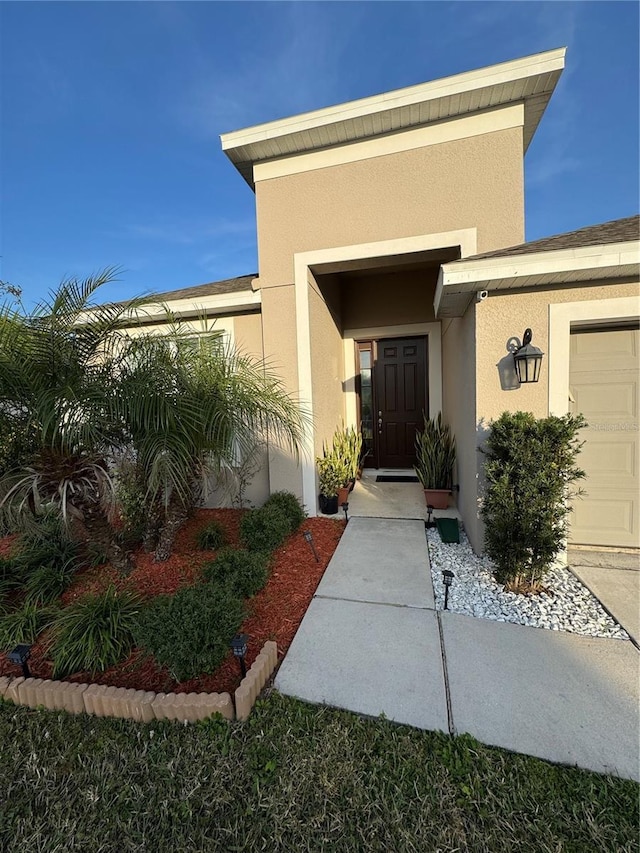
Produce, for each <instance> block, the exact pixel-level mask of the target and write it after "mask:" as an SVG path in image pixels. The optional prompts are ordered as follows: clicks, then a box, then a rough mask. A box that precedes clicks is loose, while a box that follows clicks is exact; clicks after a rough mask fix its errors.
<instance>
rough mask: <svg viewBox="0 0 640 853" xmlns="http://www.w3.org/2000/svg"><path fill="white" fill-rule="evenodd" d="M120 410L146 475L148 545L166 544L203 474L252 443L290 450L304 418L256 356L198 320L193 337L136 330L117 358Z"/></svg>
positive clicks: (175, 329) (202, 487)
mask: <svg viewBox="0 0 640 853" xmlns="http://www.w3.org/2000/svg"><path fill="white" fill-rule="evenodd" d="M122 393H123V399H124V401H125V407H126V413H125V420H126V423H127V428H128V429H129V431H130V435H131V440H132V443H133V446H134V450H135V455H136V460H137V465H138V471H139V474H140V477H141V480H142V482H143V483H144V484H145V485H146V504H147V519H148V529H147V533H146V536H145V542H146V547H147V548H148V549H149V550H150V549H152V548H155V559H156V560H157V561H164V560H166V559H167V558H168V556H169V554H170V553H171V548H172V545H173V541H174V539H175V535H176V532H177V530H178V529H179V527H180V525H181V524H182V523H183V522H184V520H185V518H186V517H187V515H188V514H189V512H190V511H191V510H192V508H193V507H194V506H195V505H196V504H197V503H198V501H199V500H200V499H201V498H202V496H203V494H204V492H205V491H206V488H207V484H208V482H209V480H210V479H211V478H212V477H213V478H215V477H216V475H218V474H220V472H221V471H222V469H223V468H225V467H235V466H237V465H238V464H239V460H240V459H241V458H242V456H243V455H244V454H245V453H249V452H254V449H255V446H256V443H258V444H266V442H267V440H269V442H275V443H277V444H279V445H282V446H284V447H286V448H287V449H288V450H289V451H291V452H293V453H294V454H296V453H297V448H298V445H299V442H300V439H301V437H302V430H303V428H304V418H303V416H302V415H301V412H300V409H299V407H298V405H297V404H296V402H295V401H294V400H293V399H292V398H291V397H290V396H289V395H288V394H287V393H286V392H285V390H284V388H283V386H282V384H281V382H280V381H279V379H278V378H277V377H276V376H275V374H274V373H272V371H271V370H270V369H269V368H268V367H267V366H266V365H265V364H264V363H262V362H258V361H255V360H253V359H251V358H249V357H247V356H245V355H243V354H242V353H240V352H238V351H237V350H235V349H234V348H233V347H232V346H231V345H229V344H228V343H227V342H225V340H224V338H223V337H222V335H221V334H220V333H219V332H217V331H215V330H211V329H208V328H207V327H206V325H204V326H203V331H202V333H201V334H200V335H199V336H198V337H196V338H194V336H193V332H185V331H183V330H182V329H181V328H180V327H179V326H177V325H175V324H174V325H173V326H172V327H171V328H170V329H169V330H168V332H167V333H166V334H163V335H162V336H159V335H153V334H148V335H143V336H137V337H136V339H135V342H134V343H133V345H132V346H131V348H130V350H129V352H128V357H127V361H126V364H125V365H124V368H123V377H122Z"/></svg>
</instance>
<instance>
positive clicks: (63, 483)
mask: <svg viewBox="0 0 640 853" xmlns="http://www.w3.org/2000/svg"><path fill="white" fill-rule="evenodd" d="M115 273H116V270H115V269H113V268H110V269H106V270H104V271H103V272H102V273H100V274H98V275H96V276H92V277H90V278H88V279H86V280H84V281H78V280H76V279H69V280H66V281H64V282H63V283H62V284H61V285H60V287H59V288H58V290H57V291H56V292H54V293H52V294H51V296H50V298H49V299H48V300H45V301H43V302H41V303H40V304H39V305H37V306H36V308H35V310H34V311H33V313H32V314H31V315H29V316H25V315H24V314H22V313H19V312H18V311H16V310H14V309H11V308H9V307H6V306H5V307H4V308H2V309H1V310H0V421H2V422H3V423H4V424H5V425H7V424H8V425H11V424H16V425H19V426H20V432H21V434H24V433H25V432H26V434H28V435H29V437H30V443H29V448H28V452H23V454H22V456H21V457H17V458H16V461H15V464H14V467H13V468H12V469H10V470H6V471H4V472H2V474H1V475H0V493H1V495H2V504H3V507H4V508H5V509H10V510H13V511H15V512H17V513H18V514H25V513H33V514H36V515H37V514H41V513H42V512H43V511H45V510H46V509H47V508H54V509H55V510H57V511H59V513H60V514H61V516H62V518H63V519H64V520H65V522H66V523H67V524H68V525H69V526H72V525H73V524H75V525H76V526H78V525H79V526H80V527H81V528H82V529H83V530H84V531H85V532H86V534H87V535H88V537H89V538H90V539H92V540H93V541H95V542H97V543H99V544H100V546H101V547H102V549H103V550H104V551H105V553H106V554H107V555H108V558H109V560H110V561H111V562H112V564H113V565H114V566H116V567H117V568H119V569H121V570H126V569H127V568H128V566H129V564H128V560H127V557H126V555H125V554H124V553H123V552H122V550H121V549H120V547H119V545H118V543H117V541H116V538H115V536H114V534H113V529H112V527H111V525H110V523H109V513H110V509H111V504H112V497H113V483H112V479H111V473H110V462H111V458H112V456H113V453H114V452H115V451H116V450H117V449H118V448H120V447H121V446H122V444H123V442H124V440H125V436H126V433H125V429H124V421H123V419H122V413H121V411H119V406H118V401H119V394H118V383H119V372H120V364H121V361H122V357H123V353H124V351H125V350H126V346H124V342H125V341H126V337H125V336H124V334H123V332H122V326H123V323H124V321H125V318H126V316H127V315H128V312H129V311H130V309H131V307H132V306H131V304H129V305H128V306H123V305H103V306H98V307H95V306H94V305H93V303H92V297H93V296H94V294H95V292H96V290H97V289H98V288H99V287H101V286H102V285H104V284H105V283H107V282H109V281H112V280H113V279H114V277H115ZM6 432H7V431H6V430H5V433H6Z"/></svg>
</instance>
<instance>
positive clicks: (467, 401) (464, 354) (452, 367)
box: [442, 303, 480, 548]
mask: <svg viewBox="0 0 640 853" xmlns="http://www.w3.org/2000/svg"><path fill="white" fill-rule="evenodd" d="M475 321H476V316H475V303H474V304H472V305H470V306H469V308H468V309H467V311H466V313H465V315H464V316H463V317H460V318H459V319H458V318H456V319H453V320H446V321H445V322H443V324H442V373H443V376H442V415H443V418H444V420H445V422H446V423H448V424H449V426H450V427H451V431H452V432H453V434H454V436H455V438H456V447H457V461H456V474H455V475H454V479H455V482H457V483H458V484H459V486H460V491H459V492H458V494H457V496H456V502H457V506H458V509H459V511H460V514H461V515H462V519H463V522H464V527H465V530H466V533H467V536H468V537H469V540H470V541H471V544H472V545H473V547H474V548H477V547H478V545H479V542H480V540H479V534H478V511H477V494H478V462H479V460H478V450H477V440H476V377H475V335H476V322H475Z"/></svg>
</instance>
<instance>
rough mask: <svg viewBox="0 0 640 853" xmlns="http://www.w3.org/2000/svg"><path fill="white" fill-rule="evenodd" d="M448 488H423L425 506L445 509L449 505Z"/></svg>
mask: <svg viewBox="0 0 640 853" xmlns="http://www.w3.org/2000/svg"><path fill="white" fill-rule="evenodd" d="M450 494H451V492H450V491H449V489H425V490H424V499H425V501H426V503H427V506H432V507H433V508H434V509H446V508H447V507H448V506H449V495H450Z"/></svg>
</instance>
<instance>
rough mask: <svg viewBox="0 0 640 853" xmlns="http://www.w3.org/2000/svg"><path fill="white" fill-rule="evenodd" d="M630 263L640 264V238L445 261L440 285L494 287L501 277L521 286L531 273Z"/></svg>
mask: <svg viewBox="0 0 640 853" xmlns="http://www.w3.org/2000/svg"><path fill="white" fill-rule="evenodd" d="M630 264H640V241H634V242H625V243H609V244H605V245H601V246H583V247H580V248H578V249H559V250H557V251H555V252H535V253H531V254H523V255H510V256H503V257H495V258H482V259H479V260H476V261H474V260H469V261H454V262H453V263H450V264H443V266H442V267H441V271H440V276H439V277H438V284H439V285H440V284H441V285H442V289H443V290H447V289H448V288H451V289H455V290H456V291H465V290H469V291H471V290H491V282H492V281H494V280H498V279H502V280H504V279H511V280H513V286H514V287H517V286H518V279H519V278H525V277H528V276H537V275H553V274H554V273H559V272H580V271H582V270H594V271H597V270H599V269H603V268H605V267H618V266H627V265H630ZM480 285H482V286H480Z"/></svg>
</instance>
